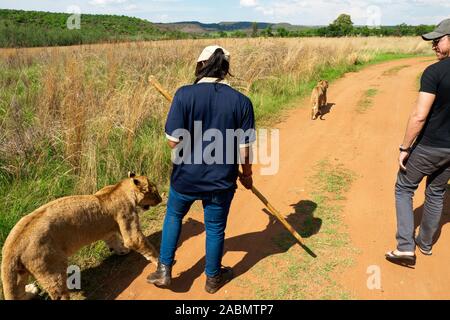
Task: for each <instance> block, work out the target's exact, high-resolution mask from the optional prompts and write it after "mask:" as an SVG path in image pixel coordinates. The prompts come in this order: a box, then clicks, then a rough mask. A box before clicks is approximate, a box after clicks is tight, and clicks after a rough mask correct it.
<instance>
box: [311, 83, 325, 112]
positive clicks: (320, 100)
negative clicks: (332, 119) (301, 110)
mask: <svg viewBox="0 0 450 320" xmlns="http://www.w3.org/2000/svg"><path fill="white" fill-rule="evenodd" d="M327 90H328V81H326V80H320V81H319V82H318V84H317V86H316V87H315V88H314V89H313V92H312V94H311V103H312V105H313V107H312V111H311V119H312V120H316V119H317V116H318V115H320V116H322V110H321V108H322V107H323V106H326V105H327Z"/></svg>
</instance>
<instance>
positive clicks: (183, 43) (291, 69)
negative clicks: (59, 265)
mask: <svg viewBox="0 0 450 320" xmlns="http://www.w3.org/2000/svg"><path fill="white" fill-rule="evenodd" d="M215 42H216V43H218V44H220V45H223V46H224V47H225V48H227V49H228V50H229V51H230V52H231V54H232V70H231V73H232V74H233V75H234V77H232V78H231V79H230V82H231V85H232V86H234V87H235V88H237V89H239V90H241V91H242V92H244V93H245V94H247V95H249V96H250V98H251V99H252V101H253V103H254V107H255V112H256V117H257V122H258V125H259V126H262V125H265V124H267V123H269V122H272V121H274V120H276V119H279V117H280V115H282V111H283V110H284V109H286V108H287V107H293V106H296V104H295V103H294V102H295V101H296V99H297V98H299V97H302V96H304V95H305V94H309V92H310V90H311V89H312V88H313V86H314V85H315V82H316V81H317V80H319V79H320V78H325V79H327V80H330V81H332V80H335V79H337V78H339V77H340V76H342V75H343V74H344V73H345V72H348V71H357V70H358V69H359V68H360V67H361V66H363V65H365V64H368V63H374V62H379V61H384V60H388V59H393V58H396V57H407V56H411V55H418V54H424V53H428V52H429V50H430V48H429V47H428V46H427V44H426V43H424V42H423V41H421V40H420V39H419V38H416V37H405V38H347V39H339V40H337V39H331V38H307V39H301V40H299V39H264V38H256V39H221V40H217V41H215ZM210 44H211V40H176V41H152V42H133V43H123V44H98V45H84V46H72V47H55V48H30V49H1V50H0V247H1V246H2V245H3V243H4V240H5V239H6V237H7V235H8V233H9V231H10V230H11V228H12V227H13V226H14V225H15V223H16V222H17V221H18V220H19V219H20V218H21V217H22V216H23V215H25V214H27V213H30V212H32V211H33V210H34V209H36V208H38V207H39V206H41V205H43V204H44V203H46V202H48V201H51V200H53V199H56V198H58V197H62V196H67V195H73V194H88V193H92V192H94V191H96V190H97V189H99V188H101V187H103V186H105V185H108V184H113V183H116V182H118V181H119V180H121V179H123V178H124V177H125V176H126V174H127V172H128V171H129V170H133V171H136V172H138V173H142V174H146V175H148V176H149V177H150V178H151V179H152V180H153V181H155V182H156V183H157V184H158V185H159V188H160V189H161V191H165V190H166V189H167V184H168V177H169V174H170V168H171V162H170V151H169V148H168V147H167V146H166V142H165V135H164V130H163V128H164V122H165V119H166V114H167V111H168V108H169V105H168V104H167V102H166V101H165V100H164V99H163V98H162V97H160V95H159V94H158V93H157V92H156V91H155V90H154V89H153V88H152V87H151V86H149V84H148V82H147V78H148V76H149V75H155V76H156V78H157V79H158V80H159V81H160V82H161V83H162V85H163V86H164V87H165V88H167V89H168V91H169V92H174V91H175V90H176V88H178V87H179V86H181V85H184V84H188V83H192V82H193V80H194V67H195V61H196V57H197V56H198V54H199V53H200V52H201V50H202V49H203V47H204V46H206V45H210ZM162 211H163V208H158V209H153V210H151V211H150V213H147V214H145V215H144V216H143V217H142V219H143V225H144V227H145V228H146V230H147V231H148V230H150V229H152V228H153V229H152V230H154V229H155V228H159V226H160V223H161V212H162ZM108 255H109V252H108V250H107V249H106V248H105V247H104V246H103V245H102V244H94V245H93V246H91V247H88V248H86V249H85V250H83V251H82V252H81V253H79V254H78V255H77V256H76V257H74V258H73V262H74V263H77V264H78V265H80V266H82V267H84V268H86V267H90V266H93V265H95V264H98V263H99V262H101V261H102V259H104V258H105V257H107V256H108ZM0 291H1V290H0Z"/></svg>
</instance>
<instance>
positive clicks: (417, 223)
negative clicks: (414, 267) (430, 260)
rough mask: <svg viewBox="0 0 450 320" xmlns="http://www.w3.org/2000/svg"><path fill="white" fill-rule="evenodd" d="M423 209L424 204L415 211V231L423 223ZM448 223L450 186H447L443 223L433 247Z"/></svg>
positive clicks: (437, 232)
mask: <svg viewBox="0 0 450 320" xmlns="http://www.w3.org/2000/svg"><path fill="white" fill-rule="evenodd" d="M423 209H424V205H423V204H422V205H421V206H420V207H418V208H417V209H415V210H414V230H417V228H418V227H419V226H420V223H421V221H422V217H423ZM447 223H450V184H449V185H447V192H446V194H445V198H444V207H443V212H442V217H441V222H440V224H439V228H438V230H437V231H436V234H435V235H434V237H433V245H434V244H435V243H436V242H437V241H438V240H439V238H440V237H441V233H442V227H443V226H444V225H446V224H447Z"/></svg>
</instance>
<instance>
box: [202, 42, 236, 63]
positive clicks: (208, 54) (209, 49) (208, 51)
mask: <svg viewBox="0 0 450 320" xmlns="http://www.w3.org/2000/svg"><path fill="white" fill-rule="evenodd" d="M217 49H222V50H223V52H224V53H225V59H226V60H227V61H230V53H229V52H228V51H227V50H225V49H224V48H222V47H220V46H209V47H206V48H205V49H203V51H202V53H201V54H200V57H198V60H197V62H201V61H207V60H209V58H211V56H212V55H213V54H214V52H216V50H217Z"/></svg>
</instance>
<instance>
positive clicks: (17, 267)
mask: <svg viewBox="0 0 450 320" xmlns="http://www.w3.org/2000/svg"><path fill="white" fill-rule="evenodd" d="M161 201H162V200H161V197H160V195H159V193H158V189H157V188H156V186H155V185H154V184H152V183H151V182H150V181H149V180H148V178H147V177H145V176H136V175H135V174H133V173H129V175H128V178H127V179H125V180H123V181H121V182H119V183H118V184H116V185H113V186H107V187H105V188H103V189H101V190H100V191H98V192H97V193H95V194H94V195H85V196H70V197H64V198H60V199H57V200H55V201H52V202H50V203H48V204H46V205H44V206H42V207H40V208H38V209H36V210H35V211H33V212H32V213H30V214H29V215H26V216H25V217H23V218H22V219H21V220H20V221H19V222H18V223H17V224H16V226H15V227H14V228H13V229H12V230H11V232H10V234H9V236H8V238H7V239H6V241H5V244H4V246H3V252H2V253H3V260H2V265H1V271H2V282H3V288H4V294H5V299H7V300H26V299H32V298H34V295H35V294H36V287H35V286H33V285H27V281H28V278H29V276H30V275H31V276H33V277H34V278H35V279H36V281H37V282H38V283H39V284H40V285H41V287H42V288H43V289H44V290H45V291H46V292H47V293H48V294H49V296H50V298H51V299H52V300H59V299H63V300H66V299H70V295H69V290H68V288H67V284H66V282H67V267H68V257H70V256H71V255H72V254H74V253H75V252H77V251H78V250H79V249H80V248H82V247H83V246H86V245H89V244H91V243H93V242H95V241H98V240H105V242H106V243H107V245H108V246H109V248H110V250H111V251H114V252H116V253H117V254H119V255H123V254H127V253H128V252H129V251H130V249H131V250H135V251H137V252H138V253H140V254H142V255H143V256H144V257H145V258H146V259H147V260H148V261H150V262H152V263H154V264H155V265H156V264H157V252H156V250H155V248H154V247H153V245H151V244H150V243H149V242H148V241H147V239H146V238H145V236H144V234H143V233H142V231H141V229H140V225H139V217H138V213H139V212H143V211H146V210H148V209H149V208H150V206H156V205H158V204H159V203H161Z"/></svg>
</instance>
